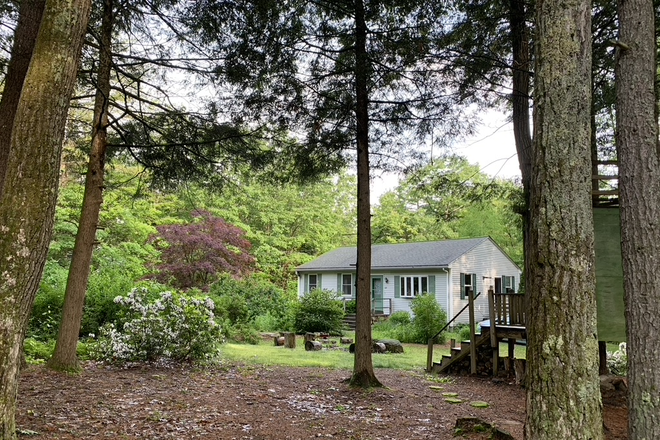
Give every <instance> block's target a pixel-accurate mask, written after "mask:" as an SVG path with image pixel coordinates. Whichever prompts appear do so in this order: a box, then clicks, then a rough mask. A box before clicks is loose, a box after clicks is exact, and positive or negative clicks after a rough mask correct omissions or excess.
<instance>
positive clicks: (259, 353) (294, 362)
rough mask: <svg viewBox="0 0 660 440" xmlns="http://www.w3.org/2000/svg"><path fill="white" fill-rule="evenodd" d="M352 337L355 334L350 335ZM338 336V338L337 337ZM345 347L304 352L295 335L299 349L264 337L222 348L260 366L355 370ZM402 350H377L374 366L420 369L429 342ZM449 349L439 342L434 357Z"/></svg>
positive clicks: (231, 355) (228, 356)
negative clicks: (287, 346)
mask: <svg viewBox="0 0 660 440" xmlns="http://www.w3.org/2000/svg"><path fill="white" fill-rule="evenodd" d="M347 337H352V335H347ZM337 339H339V338H337ZM339 346H340V347H341V348H345V349H346V350H332V349H329V350H326V349H324V350H321V351H305V343H304V340H303V338H302V336H300V337H296V348H295V349H290V348H284V347H281V346H280V347H276V346H275V345H273V342H272V341H267V340H264V341H262V342H260V343H259V344H258V345H247V344H232V343H226V344H223V345H222V346H221V347H220V356H221V358H222V359H226V360H230V361H237V362H245V363H252V364H260V365H289V366H299V367H324V368H339V369H349V370H350V369H352V368H353V355H352V354H351V353H349V352H348V351H347V350H348V345H339ZM403 350H404V352H403V353H398V354H395V353H384V354H380V353H374V354H373V355H372V360H373V365H374V368H392V369H397V370H418V369H424V368H426V352H427V347H426V345H420V344H403ZM448 353H449V350H448V349H446V348H445V347H443V346H440V345H437V346H436V348H435V350H434V351H433V356H434V358H435V359H436V360H437V359H440V357H441V356H442V354H448Z"/></svg>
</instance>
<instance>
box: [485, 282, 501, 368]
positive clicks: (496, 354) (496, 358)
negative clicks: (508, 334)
mask: <svg viewBox="0 0 660 440" xmlns="http://www.w3.org/2000/svg"><path fill="white" fill-rule="evenodd" d="M488 315H489V316H488V318H489V319H490V346H491V348H492V349H493V376H497V373H498V372H499V371H498V370H499V365H500V344H499V342H498V341H497V327H496V322H495V292H494V291H493V289H488Z"/></svg>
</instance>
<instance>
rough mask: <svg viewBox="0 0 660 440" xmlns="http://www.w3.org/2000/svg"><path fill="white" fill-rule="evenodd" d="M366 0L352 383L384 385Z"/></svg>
mask: <svg viewBox="0 0 660 440" xmlns="http://www.w3.org/2000/svg"><path fill="white" fill-rule="evenodd" d="M368 75H369V60H368V58H367V25H366V22H365V11H364V3H363V1H362V0H356V1H355V92H356V101H357V107H356V110H355V117H356V121H357V150H358V154H357V187H358V190H357V196H358V206H357V208H358V209H357V217H358V222H357V312H356V323H355V363H354V365H353V376H352V377H351V381H350V382H351V385H353V386H361V387H371V386H381V384H380V382H379V381H378V379H377V378H376V374H375V373H374V367H373V363H372V359H371V346H372V340H371V203H370V200H369V95H368V89H367V79H368Z"/></svg>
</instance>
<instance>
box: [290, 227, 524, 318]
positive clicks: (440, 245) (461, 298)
mask: <svg viewBox="0 0 660 440" xmlns="http://www.w3.org/2000/svg"><path fill="white" fill-rule="evenodd" d="M371 249H372V250H371V252H372V256H371V261H372V267H371V297H372V310H373V313H374V314H379V315H391V314H392V313H393V312H396V311H399V310H405V311H408V312H410V302H411V300H412V299H413V298H415V297H416V296H417V295H420V294H422V293H429V294H431V295H434V296H435V297H436V300H437V301H438V303H439V304H440V306H442V308H443V309H444V310H445V311H446V312H447V316H448V318H449V319H451V317H453V316H454V314H456V313H457V312H459V311H460V310H461V308H463V306H464V305H466V304H467V303H468V295H469V293H470V292H473V294H474V293H478V292H482V293H483V294H482V295H480V296H479V297H478V298H477V299H476V301H475V317H476V319H477V320H478V321H480V320H482V319H488V296H487V295H486V293H487V291H488V289H490V288H492V289H493V290H494V291H495V292H496V293H505V292H517V291H518V286H519V283H520V275H521V270H520V267H518V266H517V265H516V264H515V263H514V262H513V260H511V258H509V256H508V255H507V254H506V253H505V252H504V251H503V250H502V249H501V248H500V247H499V246H498V245H497V244H496V243H495V242H494V241H493V239H491V238H490V237H482V238H471V239H461V240H443V241H429V242H420V243H400V244H375V245H373V246H372V248H371ZM356 257H357V252H356V248H355V247H344V248H339V249H335V250H333V251H330V252H328V253H326V254H323V255H321V256H320V257H318V258H317V259H315V260H313V261H310V262H309V263H306V264H303V265H301V266H298V268H297V269H296V273H297V275H298V294H299V295H300V296H302V295H304V294H305V293H307V292H310V291H312V290H314V289H327V290H333V291H336V292H339V293H341V295H342V296H343V297H344V298H345V299H351V298H355V295H356V291H355V284H356V280H355V273H356ZM463 315H464V316H463ZM463 315H461V317H459V318H458V319H457V322H459V323H467V322H468V314H467V313H464V314H463Z"/></svg>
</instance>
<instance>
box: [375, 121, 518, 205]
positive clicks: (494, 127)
mask: <svg viewBox="0 0 660 440" xmlns="http://www.w3.org/2000/svg"><path fill="white" fill-rule="evenodd" d="M453 152H454V153H455V154H457V155H460V156H465V157H467V159H468V161H469V162H470V163H472V164H474V165H479V166H480V167H481V169H482V171H483V172H484V173H486V174H489V175H491V176H498V177H504V178H510V177H520V168H519V167H518V156H517V154H516V144H515V141H514V138H513V126H512V124H511V123H510V122H507V121H506V117H505V116H504V115H503V114H500V113H495V112H490V113H488V114H487V115H485V116H484V123H483V124H482V126H481V128H480V129H479V131H478V133H477V134H476V135H475V136H473V137H471V138H469V139H466V140H465V142H461V143H460V144H457V145H455V146H454V149H453ZM397 183H398V176H397V175H394V174H388V175H383V176H381V177H376V178H374V179H373V182H372V184H371V203H372V204H377V203H378V198H379V197H380V196H381V195H382V194H383V193H385V192H387V191H389V190H391V189H393V188H394V187H396V185H397Z"/></svg>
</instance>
